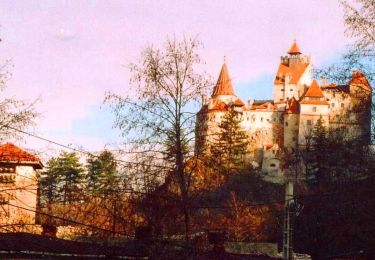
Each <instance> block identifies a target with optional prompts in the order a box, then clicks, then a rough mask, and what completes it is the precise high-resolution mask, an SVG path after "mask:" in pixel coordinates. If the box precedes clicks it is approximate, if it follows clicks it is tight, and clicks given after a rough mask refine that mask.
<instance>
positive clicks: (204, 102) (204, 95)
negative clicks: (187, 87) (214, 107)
mask: <svg viewBox="0 0 375 260" xmlns="http://www.w3.org/2000/svg"><path fill="white" fill-rule="evenodd" d="M204 105H206V94H202V106H204Z"/></svg>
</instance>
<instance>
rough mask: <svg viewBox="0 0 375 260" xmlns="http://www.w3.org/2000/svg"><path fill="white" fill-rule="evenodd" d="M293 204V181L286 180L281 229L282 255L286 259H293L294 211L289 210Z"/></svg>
mask: <svg viewBox="0 0 375 260" xmlns="http://www.w3.org/2000/svg"><path fill="white" fill-rule="evenodd" d="M292 204H293V183H292V182H291V181H287V183H286V187H285V204H284V230H283V257H284V259H286V260H292V259H293V239H292V234H293V223H292V218H293V214H294V212H292V210H291V206H292Z"/></svg>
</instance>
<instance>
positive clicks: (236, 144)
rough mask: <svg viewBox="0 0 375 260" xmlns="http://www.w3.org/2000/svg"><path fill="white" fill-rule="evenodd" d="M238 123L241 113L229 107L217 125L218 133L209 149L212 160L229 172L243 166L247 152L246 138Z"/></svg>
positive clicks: (247, 142)
mask: <svg viewBox="0 0 375 260" xmlns="http://www.w3.org/2000/svg"><path fill="white" fill-rule="evenodd" d="M240 123H241V113H240V112H238V111H236V108H235V107H233V106H232V107H230V108H229V110H228V111H227V112H226V114H225V116H224V117H223V120H222V121H221V123H220V124H219V132H218V133H217V134H216V136H215V138H214V139H215V140H214V142H213V144H212V145H211V149H210V150H211V155H212V157H213V159H214V160H215V161H218V163H219V165H220V166H222V167H224V168H225V169H226V170H229V171H237V170H239V169H240V168H241V167H243V166H244V162H245V155H246V153H247V151H248V144H249V141H248V136H247V134H246V132H245V131H244V130H243V129H241V126H240Z"/></svg>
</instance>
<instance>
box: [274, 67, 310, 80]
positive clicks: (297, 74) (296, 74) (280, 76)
mask: <svg viewBox="0 0 375 260" xmlns="http://www.w3.org/2000/svg"><path fill="white" fill-rule="evenodd" d="M308 66H309V64H308V63H300V64H296V65H294V66H293V67H289V65H288V64H283V63H281V64H280V65H279V68H278V69H277V74H276V78H275V81H274V84H283V83H284V82H285V75H286V74H288V73H289V74H290V75H291V79H290V84H297V83H298V81H299V79H300V78H301V76H302V75H303V73H304V72H305V71H306V68H307V67H308Z"/></svg>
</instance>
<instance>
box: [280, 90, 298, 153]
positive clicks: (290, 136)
mask: <svg viewBox="0 0 375 260" xmlns="http://www.w3.org/2000/svg"><path fill="white" fill-rule="evenodd" d="M299 117H300V108H299V103H298V101H297V100H296V99H295V98H294V97H292V98H291V99H290V100H289V101H288V104H287V106H286V109H285V113H284V147H285V148H287V149H289V150H290V151H291V150H293V149H295V148H296V147H297V145H298V133H299Z"/></svg>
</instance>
